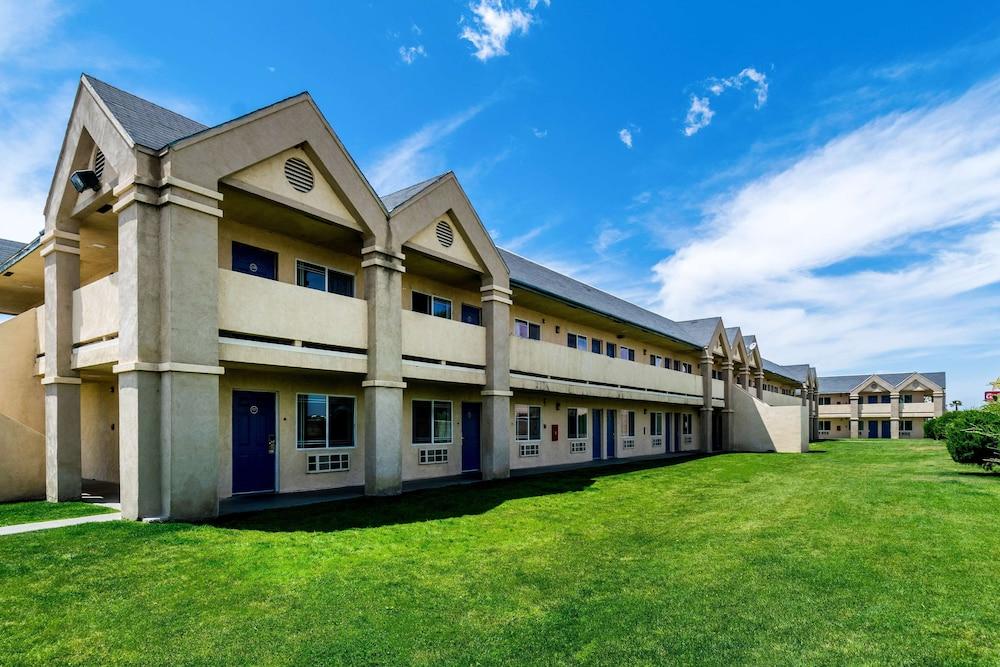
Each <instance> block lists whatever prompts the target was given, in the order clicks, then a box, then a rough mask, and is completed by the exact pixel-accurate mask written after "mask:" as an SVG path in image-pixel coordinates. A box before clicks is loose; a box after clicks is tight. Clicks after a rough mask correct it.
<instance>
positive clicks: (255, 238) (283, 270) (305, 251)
mask: <svg viewBox="0 0 1000 667" xmlns="http://www.w3.org/2000/svg"><path fill="white" fill-rule="evenodd" d="M233 241H238V242H239V243H244V244H246V245H252V246H256V247H258V248H263V249H265V250H270V251H271V252H275V253H278V280H279V281H281V282H283V283H290V284H292V285H295V284H296V279H295V262H296V260H299V259H301V260H302V261H305V262H312V263H313V264H319V265H321V266H325V267H327V268H329V269H335V270H337V271H342V272H344V273H350V274H352V275H353V276H354V294H355V295H356V296H362V295H364V293H365V286H364V272H363V271H361V256H360V255H356V254H354V253H353V251H352V252H345V251H341V250H338V249H337V248H334V247H327V246H323V245H320V244H317V243H312V242H310V241H304V240H302V239H297V238H295V237H293V236H289V235H285V234H278V233H276V232H272V231H268V230H266V229H261V228H259V227H254V226H253V225H248V224H244V223H241V222H239V221H237V220H234V219H232V218H228V217H227V218H223V219H222V220H220V221H219V267H220V268H223V269H232V268H233Z"/></svg>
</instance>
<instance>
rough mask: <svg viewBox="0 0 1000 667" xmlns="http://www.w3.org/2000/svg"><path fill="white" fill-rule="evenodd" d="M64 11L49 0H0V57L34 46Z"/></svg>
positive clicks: (57, 21)
mask: <svg viewBox="0 0 1000 667" xmlns="http://www.w3.org/2000/svg"><path fill="white" fill-rule="evenodd" d="M66 14H67V9H66V7H65V6H64V5H59V4H57V3H56V2H52V1H51V0H36V1H35V2H31V3H25V2H18V1H16V0H0V60H2V59H5V58H10V57H12V56H15V55H18V54H21V53H24V52H27V51H31V50H34V49H37V48H38V47H39V46H40V45H41V44H42V43H44V42H45V40H46V39H47V38H48V36H49V34H50V33H51V32H52V30H53V29H54V28H55V27H56V25H58V23H59V22H60V21H61V20H62V19H63V17H64V16H65V15H66Z"/></svg>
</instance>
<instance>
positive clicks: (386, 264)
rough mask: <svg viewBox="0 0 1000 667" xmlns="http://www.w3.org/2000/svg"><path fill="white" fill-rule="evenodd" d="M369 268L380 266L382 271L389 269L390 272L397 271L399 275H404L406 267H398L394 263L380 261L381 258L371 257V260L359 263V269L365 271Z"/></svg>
mask: <svg viewBox="0 0 1000 667" xmlns="http://www.w3.org/2000/svg"><path fill="white" fill-rule="evenodd" d="M369 266H381V267H382V268H383V269H389V270H391V271H399V272H400V273H406V267H405V266H400V265H399V264H396V263H395V262H392V261H389V260H387V259H382V258H381V257H372V258H371V259H366V260H365V261H363V262H361V268H362V269H367V268H368V267H369Z"/></svg>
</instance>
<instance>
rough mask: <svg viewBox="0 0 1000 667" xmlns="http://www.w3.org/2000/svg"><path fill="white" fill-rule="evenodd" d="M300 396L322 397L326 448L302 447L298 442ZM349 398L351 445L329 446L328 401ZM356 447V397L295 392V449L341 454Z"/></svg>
mask: <svg viewBox="0 0 1000 667" xmlns="http://www.w3.org/2000/svg"><path fill="white" fill-rule="evenodd" d="M300 396H322V397H323V398H324V399H325V400H324V403H325V405H326V446H325V447H303V446H302V444H301V442H300V441H299V397H300ZM331 398H349V399H351V401H352V402H353V404H354V409H353V410H352V417H351V425H352V429H351V442H353V443H354V444H353V445H336V446H334V447H331V446H330V399H331ZM357 447H358V397H357V396H351V395H350V394H320V393H313V392H308V391H307V392H297V393H296V394H295V449H296V450H298V451H302V452H342V451H345V450H350V449H357Z"/></svg>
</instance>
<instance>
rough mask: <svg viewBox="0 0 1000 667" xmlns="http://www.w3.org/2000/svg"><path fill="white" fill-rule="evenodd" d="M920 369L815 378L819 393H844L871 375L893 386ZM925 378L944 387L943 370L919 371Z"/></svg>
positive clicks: (896, 385)
mask: <svg viewBox="0 0 1000 667" xmlns="http://www.w3.org/2000/svg"><path fill="white" fill-rule="evenodd" d="M919 372H920V371H912V372H910V373H868V374H867V375H828V376H824V377H820V378H817V381H818V382H819V391H820V393H821V394H846V393H848V392H849V391H851V390H852V389H854V388H855V387H857V386H858V385H859V384H861V383H862V382H864V381H865V380H867V379H868V378H870V377H871V376H872V375H877V376H878V377H880V378H882V379H883V380H885V381H886V382H888V383H889V384H891V385H892V386H893V387H898V386H899V385H900V384H902V383H903V382H905V381H906V378H908V377H910V376H911V375H913V373H919ZM920 374H921V375H923V376H924V377H925V378H927V379H928V380H930V381H931V382H933V383H934V384H936V385H938V386H939V387H941V388H942V389H944V387H945V374H944V372H934V373H920Z"/></svg>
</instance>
